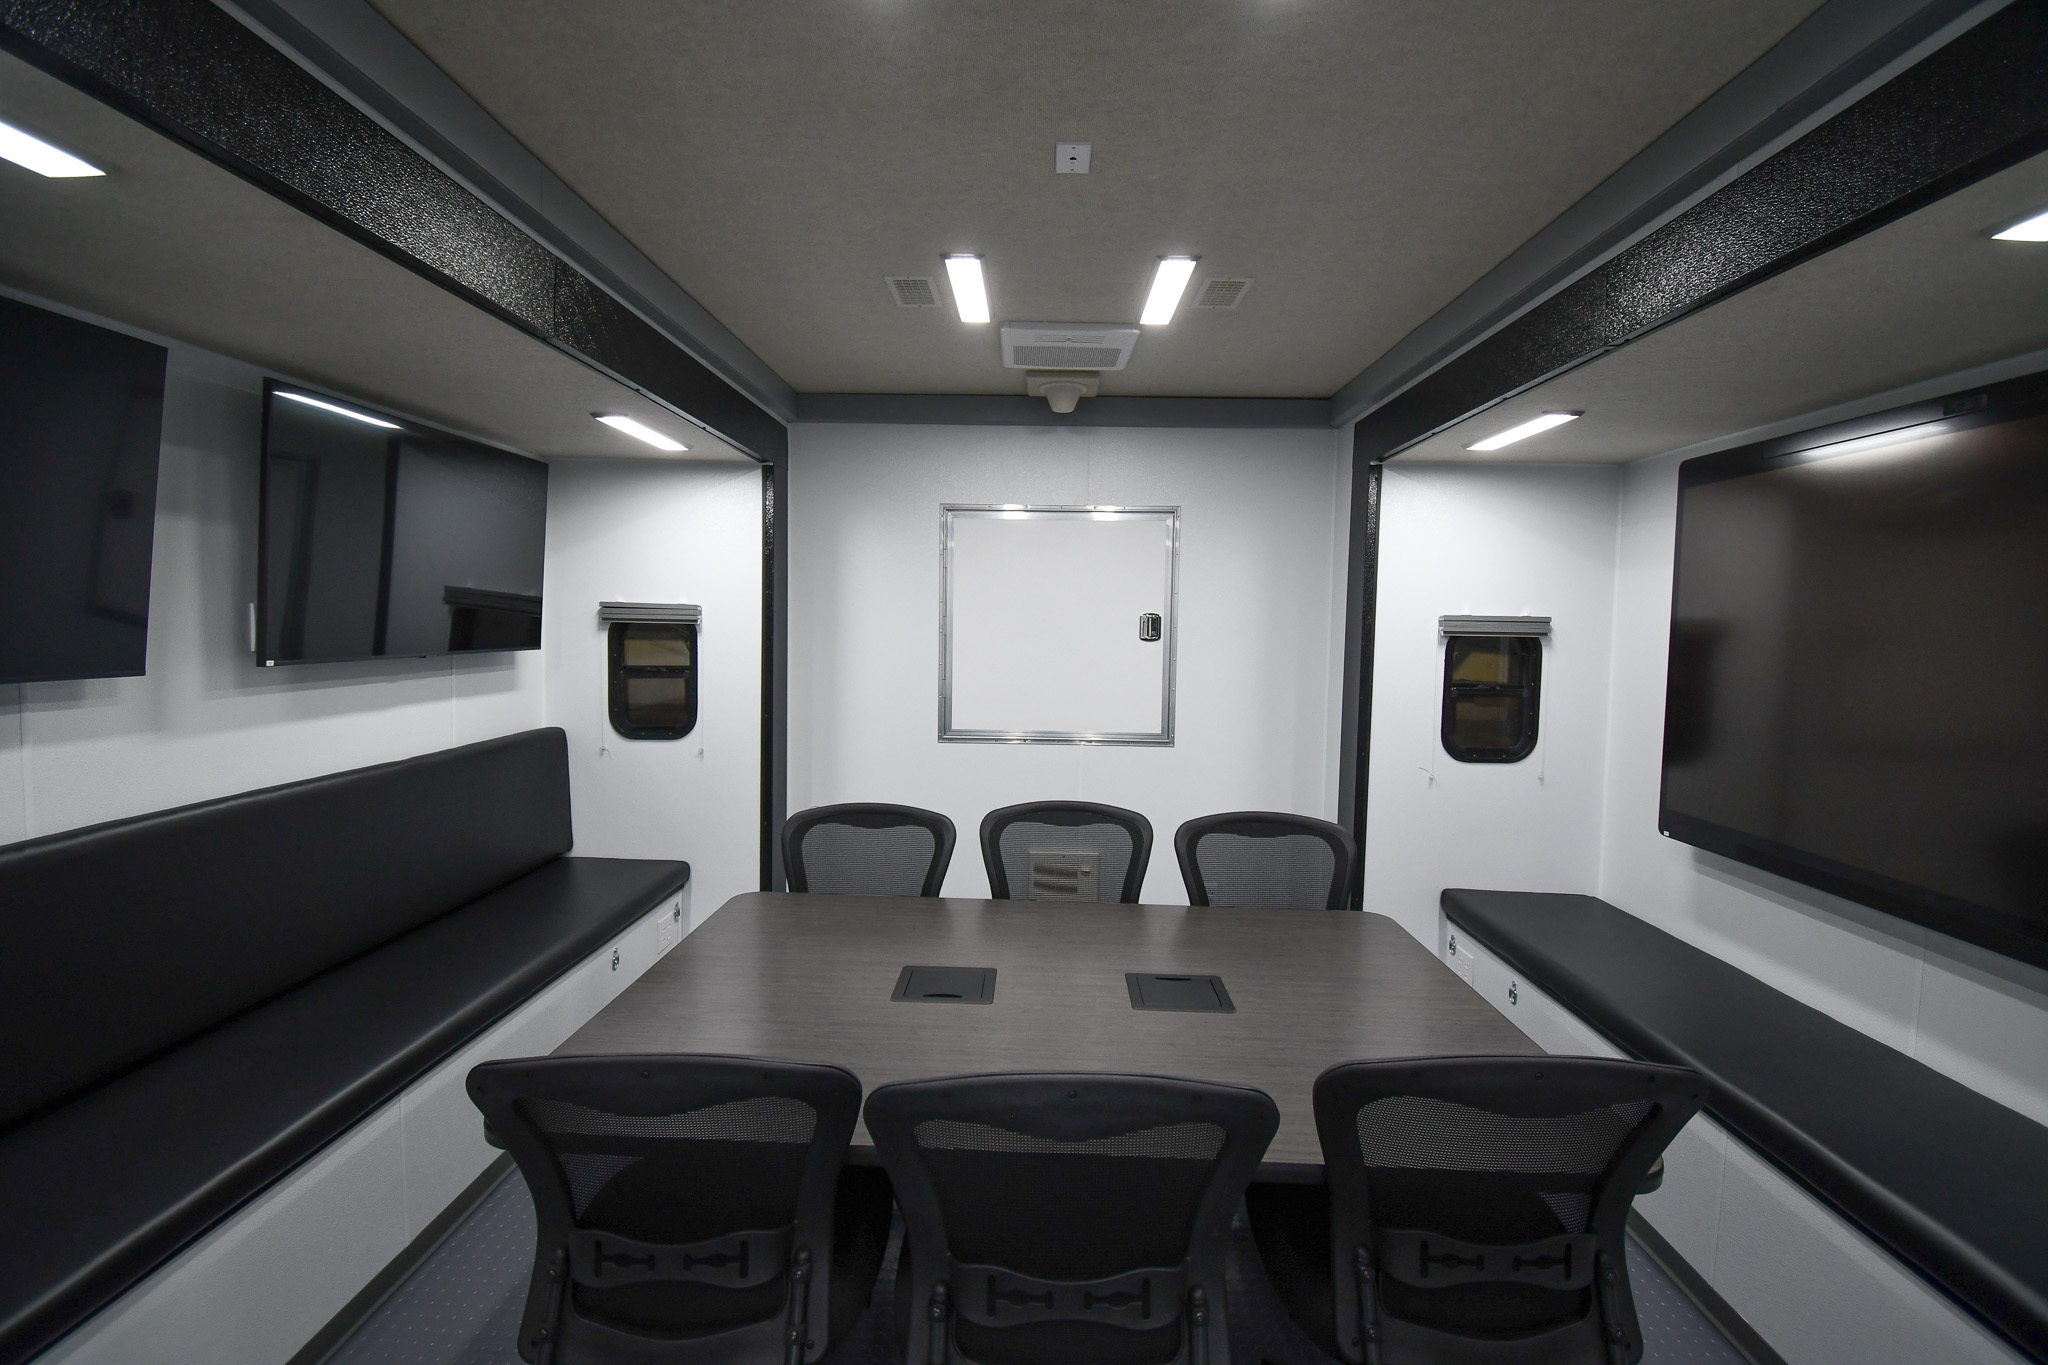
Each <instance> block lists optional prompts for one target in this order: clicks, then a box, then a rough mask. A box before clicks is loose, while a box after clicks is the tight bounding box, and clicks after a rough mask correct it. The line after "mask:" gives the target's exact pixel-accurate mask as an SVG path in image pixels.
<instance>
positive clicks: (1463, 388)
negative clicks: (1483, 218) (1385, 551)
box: [1355, 0, 2048, 459]
mask: <svg viewBox="0 0 2048 1365" xmlns="http://www.w3.org/2000/svg"><path fill="white" fill-rule="evenodd" d="M2043 150H2048V0H2015V3H2014V4H2012V5H2010V6H2009V7H2007V8H2006V9H2005V10H2003V11H2001V12H2000V13H1998V14H1996V15H1993V16H1992V17H1991V18H1989V19H1986V20H1985V21H1984V22H1983V23H1981V24H1979V25H1977V26H1976V27H1975V28H1972V29H1970V30H1969V31H1968V32H1966V33H1964V34H1963V35H1962V36H1961V37H1959V38H1957V39H1956V40H1955V41H1954V42H1952V43H1950V44H1948V45H1947V46H1946V47H1943V48H1941V49H1939V50H1937V51H1936V52H1934V53H1932V54H1931V55H1929V56H1928V57H1926V58H1924V59H1923V60H1922V61H1920V62H1919V63H1917V64H1916V65H1914V66H1912V67H1910V68H1908V69H1907V70H1906V71H1905V72H1903V73H1901V74H1900V75H1899V76H1897V77H1895V78H1894V79H1893V80H1891V81H1889V82H1888V83H1886V84H1885V85H1882V86H1880V87H1879V88H1878V89H1877V90H1875V91H1873V92H1872V93H1870V94H1869V95H1867V96H1865V97H1864V98H1863V99H1862V100H1860V101H1858V102H1857V103H1855V104H1853V105H1851V106H1850V107H1849V108H1848V109H1846V110H1844V111H1843V112H1842V113H1840V114H1838V115H1836V116H1835V117H1834V118H1832V119H1830V120H1829V121H1828V122H1826V123H1824V124H1822V125H1821V126H1820V127H1818V128H1816V129H1814V130H1813V131H1812V132H1810V133H1808V134H1807V135H1806V136H1804V137H1802V138H1800V139H1799V140H1798V141H1797V142H1794V143H1792V144H1791V145H1790V146H1788V147H1786V148H1785V149H1784V150H1782V151H1780V152H1778V153H1777V154H1776V155H1775V156H1772V157H1771V158H1769V159H1768V160H1766V161H1764V162H1762V163H1761V164H1759V165H1758V166H1756V167H1755V168H1754V169H1752V170H1750V171H1748V172H1746V173H1745V174H1743V175H1741V176H1739V177H1737V178H1736V179H1735V180H1733V181H1731V182H1730V183H1729V184H1728V185H1726V186H1725V187H1723V188H1722V189H1721V190H1719V191H1717V192H1715V193H1714V194H1712V195H1710V196H1708V197H1707V198H1706V199H1704V200H1702V201H1700V202H1699V203H1698V204H1695V205H1694V206H1693V207H1692V208H1690V209H1688V210H1686V211H1685V212H1684V213H1682V214H1680V215H1679V216H1678V217H1676V218H1674V219H1672V220H1671V221H1670V222H1669V223H1667V224H1665V225H1664V226H1663V227H1661V228H1659V229H1657V230H1656V231H1655V232H1652V233H1650V234H1649V235H1648V236H1646V237H1644V238H1643V239H1642V240H1641V241H1639V242H1637V243H1636V244H1635V245H1633V246H1631V247H1629V248H1628V249H1627V250H1625V251H1622V252H1621V253H1619V254H1618V255H1616V256H1614V257H1613V258H1612V259H1610V260H1608V261H1607V262H1605V263H1604V264H1602V265H1600V266H1598V267H1596V268H1595V269H1594V270H1592V271H1590V272H1589V273H1587V274H1586V275H1585V276H1583V277H1581V278H1580V279H1579V280H1578V281H1576V282H1575V283H1573V284H1571V285H1570V286H1568V287H1566V288H1565V289H1563V290H1561V291H1559V292H1558V293H1557V294H1555V295H1553V296H1552V297H1551V298H1549V299H1548V300H1546V301H1545V302H1543V303H1541V304H1539V305H1537V306H1536V307H1535V308H1533V309H1531V310H1530V311H1529V312H1527V313H1525V314H1523V315H1522V316H1521V317H1520V318H1518V319H1516V320H1515V321H1514V322H1512V323H1509V324H1508V325H1507V326H1505V327H1503V328H1502V329H1501V330H1500V331H1498V332H1495V333H1494V334H1493V335H1492V336H1490V337H1488V338H1487V339H1486V340H1485V341H1482V342H1480V343H1479V344H1478V345H1476V346H1474V347H1473V348H1472V349H1471V350H1469V351H1466V352H1465V353H1464V354H1463V355H1461V356H1459V357H1458V358H1457V359H1455V360H1453V361H1451V362H1450V363H1449V364H1447V365H1445V366H1443V367H1442V368H1441V369H1439V370H1437V371H1435V372H1434V373H1432V374H1430V375H1428V376H1427V377H1425V378H1424V379H1422V380H1420V381H1419V382H1417V383H1416V384H1414V385H1413V386H1411V387H1409V388H1408V389H1406V390H1404V391H1402V392H1401V393H1400V394H1398V395H1397V396H1395V397H1394V398H1392V399H1391V400H1389V401H1388V402H1387V403H1385V404H1383V405H1382V406H1380V407H1379V408H1377V409H1375V410H1374V411H1372V412H1370V413H1368V414H1366V415H1365V416H1364V417H1363V418H1361V419H1360V420H1359V422H1358V426H1357V428H1356V437H1355V439H1356V441H1357V449H1358V450H1359V451H1360V452H1361V453H1362V454H1364V455H1366V456H1367V458H1372V459H1384V458H1386V457H1388V456H1390V455H1393V454H1396V453H1398V452H1399V451H1402V450H1405V449H1406V448H1408V447H1409V446H1412V445H1414V444H1415V443H1416V442H1418V441H1422V440H1426V439H1427V438H1429V437H1430V436H1433V435H1435V434H1436V433H1437V432H1440V431H1443V430H1445V429H1446V428H1448V427H1451V426H1455V425H1456V424H1457V423H1459V422H1462V421H1464V420H1465V419H1466V418H1468V417H1471V416H1472V415H1473V414H1475V413H1478V412H1481V411H1483V410H1485V409H1486V408H1489V407H1491V406H1493V405H1494V404H1496V403H1499V402H1501V401H1503V400H1505V399H1507V398H1511V397H1513V396H1514V395H1516V394H1518V393H1522V392H1524V391H1526V390H1528V389H1530V388H1533V387H1535V386H1536V385H1538V384H1541V383H1543V382H1544V381H1546V380H1549V379H1553V378H1555V377H1556V376H1558V375H1560V374H1562V373H1564V372H1565V371H1567V370H1571V369H1574V368H1576V367H1577V366H1579V365H1583V364H1585V363H1586V362H1587V361H1590V360H1593V359H1596V358H1598V357H1599V356H1602V355H1605V354H1606V353H1608V352H1609V351H1612V350H1614V349H1615V348H1617V347H1619V346H1622V345H1625V344H1627V343H1628V342H1630V341H1634V340H1637V339H1638V338H1640V337H1642V336H1645V335H1647V334H1648V333H1650V332H1652V331H1654V330H1656V329H1657V328H1659V327H1663V326H1666V325H1668V324H1669V323H1672V322H1675V321H1677V320H1678V319H1679V318H1682V317H1685V316H1686V315H1688V314H1690V313H1693V312H1695V311H1697V310H1699V309H1701V308H1705V307H1708V306H1710V305H1711V304H1714V303H1716V302H1719V301H1720V300H1722V299H1725V298H1727V297H1728V296H1730V295H1731V294H1735V293H1738V292H1740V291H1741V290H1743V289H1747V288H1749V287H1750V286H1751V285H1755V284H1758V283H1761V282H1762V281H1764V280H1767V279H1769V278H1771V277H1772V276H1774V275H1776V274H1778V273H1780V272H1782V271H1785V270H1789V269H1791V268H1792V267H1793V266H1796V265H1798V264H1800V263H1801V262H1803V261H1807V260H1810V259H1812V258H1813V257H1815V256H1818V255H1820V254H1822V253H1823V252H1826V251H1829V250H1831V249H1832V248H1834V247H1837V246H1840V245H1841V244H1842V243H1844V242H1847V241H1850V240H1852V239H1854V238H1857V237H1860V236H1862V235H1864V234H1865V233H1868V232H1871V231H1874V230H1875V229H1877V228H1880V227H1882V226H1884V225H1885V224H1887V223H1890V222H1893V221H1895V220H1897V219H1899V218H1901V217H1903V216H1904V215H1906V214H1908V213H1911V212H1912V211H1913V210H1915V209H1917V208H1920V207H1922V206H1924V205H1926V204H1928V203H1931V202H1932V201H1934V200H1936V199H1939V198H1941V197H1943V196H1944V195H1948V194H1952V193H1954V192H1955V191H1956V190H1959V189H1961V188H1962V187H1964V186H1965V185H1968V184H1971V183H1973V182H1975V181H1977V180H1981V179H1983V178H1984V177H1985V176H1988V175H1991V174H1993V173H1995V172H1997V171H2000V170H2003V169H2005V168H2006V167H2008V166H2011V165H2014V164H2016V163H2018V162H2020V161H2023V160H2025V159H2026V158H2027V157H2030V156H2033V155H2035V154H2037V153H2039V152H2041V151H2043Z"/></svg>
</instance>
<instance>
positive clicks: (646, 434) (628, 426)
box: [590, 412, 689, 451]
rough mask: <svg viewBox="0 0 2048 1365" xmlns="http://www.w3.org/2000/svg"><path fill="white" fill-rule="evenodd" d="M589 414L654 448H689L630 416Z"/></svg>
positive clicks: (673, 449)
mask: <svg viewBox="0 0 2048 1365" xmlns="http://www.w3.org/2000/svg"><path fill="white" fill-rule="evenodd" d="M590 415H591V416H592V417H595V418H596V419H597V420H598V421H600V422H602V423H604V424H605V425H606V426H608V427H610V428H611V429H612V430H613V431H623V432H625V433H626V434H627V435H628V436H630V437H632V438H633V439H634V440H636V441H645V442H647V444H649V445H651V446H653V447H654V448H655V449H656V450H668V451H676V450H688V449H689V447H688V446H686V445H684V444H683V443H682V442H681V441H677V440H672V439H670V438H669V437H667V436H664V435H662V434H661V433H660V432H658V431H656V430H655V429H654V428H653V427H650V426H645V425H643V424H642V423H639V422H636V421H634V420H633V419H632V418H630V417H621V416H620V415H619V414H618V413H615V412H593V413H591V414H590Z"/></svg>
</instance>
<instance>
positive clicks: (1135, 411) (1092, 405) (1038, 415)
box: [796, 393, 1330, 430]
mask: <svg viewBox="0 0 2048 1365" xmlns="http://www.w3.org/2000/svg"><path fill="white" fill-rule="evenodd" d="M796 420H797V421H799V422H861V423H880V424H898V423H900V424H904V425H910V426H951V427H1322V428H1323V429H1325V430H1328V429H1329V425H1330V400H1329V399H1327V398H1141V397H1122V396H1114V397H1104V398H1083V399H1082V400H1081V405H1080V406H1079V407H1077V408H1076V409H1074V411H1072V412H1071V413H1066V414H1061V413H1057V412H1054V411H1053V410H1052V405H1051V404H1049V403H1047V402H1046V401H1045V400H1044V399H1043V398H1027V397H1025V396H1023V395H1022V394H1005V393H979V394H977V393H962V394H946V393H800V394H798V395H797V396H796Z"/></svg>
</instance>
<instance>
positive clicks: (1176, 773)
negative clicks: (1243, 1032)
mask: <svg viewBox="0 0 2048 1365" xmlns="http://www.w3.org/2000/svg"><path fill="white" fill-rule="evenodd" d="M1348 453H1349V437H1348V434H1340V433H1336V432H1329V431H1313V430H1310V431H1301V430H1293V431H1190V430H1144V429H1109V428H1095V429H1090V428H1056V427H1036V428H1033V427H919V426H907V427H891V426H837V425H799V426H797V427H794V428H792V429H791V436H790V459H791V475H790V484H791V487H790V507H791V517H790V538H791V539H790V559H791V568H790V573H791V601H790V612H791V616H790V641H791V645H790V655H791V657H790V766H789V806H790V809H791V810H799V809H802V808H804V807H806V806H814V805H824V804H827V803H829V802H836V801H897V802H903V803H906V804H909V805H916V806H925V807H928V808H932V809H936V810H940V811H944V812H945V813H946V814H947V815H948V816H950V817H951V818H952V820H953V822H954V824H955V825H956V826H957V827H958V829H959V833H960V844H959V847H958V848H957V850H956V851H955V853H954V856H953V864H952V869H951V872H950V874H949V875H948V877H947V880H946V892H947V894H949V895H959V896H978V895H984V894H986V891H987V885H988V883H987V878H986V876H985V874H984V872H983V870H982V866H981V858H980V852H979V848H978V846H977V844H976V830H977V829H978V827H979V825H980V821H981V817H982V816H983V815H984V814H986V813H987V812H988V811H990V810H992V809H994V808H995V807H998V806H1004V805H1009V804H1012V803H1015V802H1019V801H1028V800H1046V799H1057V798H1066V799H1075V798H1079V799H1085V800H1096V801H1106V802H1110V803H1112V804H1115V805H1121V806H1128V807H1131V808H1133V809H1136V810H1139V811H1142V812H1143V813H1144V814H1145V816H1146V817H1147V818H1148V819H1150V820H1151V822H1152V825H1153V830H1154V834H1155V838H1156V840H1157V842H1156V843H1155V846H1154V850H1153V855H1152V863H1151V868H1150V871H1149V873H1148V875H1147V877H1146V882H1145V891H1144V895H1145V899H1147V900H1149V901H1153V902H1158V903H1166V904H1171V903H1174V902H1185V901H1186V899H1187V896H1186V892H1185V891H1184V889H1183V888H1182V886H1181V881H1180V874H1179V871H1178V869H1177V868H1176V866H1175V864H1174V860H1173V850H1172V838H1173V831H1174V830H1175V828H1177V827H1178V826H1179V825H1180V823H1181V822H1182V821H1184V820H1187V819H1190V818H1192V817H1193V816H1196V815H1202V814H1208V813H1211V812H1215V811H1223V810H1238V809H1265V810H1284V811H1298V812H1301V813H1304V814H1308V815H1315V816H1321V817H1325V818H1328V817H1331V816H1334V815H1335V814H1336V812H1335V810H1334V808H1333V805H1332V803H1333V801H1334V791H1335V774H1336V761H1337V754H1336V748H1337V735H1338V731H1337V704H1338V688H1337V686H1336V683H1337V676H1336V675H1337V672H1338V670H1339V667H1340V663H1341V649H1342V643H1343V636H1342V629H1341V624H1340V617H1339V615H1338V611H1337V606H1338V605H1339V604H1336V603H1335V602H1334V601H1333V599H1335V598H1336V597H1337V596H1338V595H1339V591H1340V585H1341V583H1342V575H1341V571H1340V570H1339V569H1338V567H1337V566H1340V565H1341V564H1342V562H1343V549H1344V534H1345V526H1344V504H1343V502H1342V501H1341V500H1340V498H1339V497H1338V493H1339V490H1340V488H1341V480H1340V466H1341V464H1342V463H1343V462H1344V461H1345V460H1346V459H1348ZM949 502H950V503H1025V504H1039V505H1045V506H1097V505H1114V506H1178V507H1180V508H1181V509H1182V513H1181V578H1180V612H1181V615H1180V623H1179V624H1180V638H1179V661H1178V679H1179V688H1178V704H1177V716H1176V722H1175V729H1176V737H1175V743H1174V745H1173V746H1172V747H1171V748H1136V747H1124V746H1075V745H1024V744H1011V745H1002V744H978V743H949V744H941V743H939V741H938V672H939V593H940V553H939V551H940V541H939V508H940V505H941V504H943V503H949ZM1133 625H1134V626H1135V622H1133Z"/></svg>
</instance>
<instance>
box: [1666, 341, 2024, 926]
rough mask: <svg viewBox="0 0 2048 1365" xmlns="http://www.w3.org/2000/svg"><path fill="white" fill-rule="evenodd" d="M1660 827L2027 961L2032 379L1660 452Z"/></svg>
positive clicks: (1710, 848)
mask: <svg viewBox="0 0 2048 1365" xmlns="http://www.w3.org/2000/svg"><path fill="white" fill-rule="evenodd" d="M1659 828H1661V829H1662V830H1663V831H1664V833H1666V834H1668V835H1670V836H1672V837H1674V838H1677V839H1681V840H1683V841H1685V842H1687V843H1690V844H1694V845H1697V846H1698V847H1700V848H1704V849H1708V850H1711V851H1713V852H1715V853H1719V854H1723V855H1725V856H1727V857H1730V858H1734V859H1738V860H1740V861H1742V862H1746V863H1750V864H1753V865H1755V866H1758V867H1762V868H1766V869H1768V870H1770V871H1773V872H1777V873H1780V874H1782V875H1784V876H1787V877H1790V878H1792V879H1794V880H1797V881H1800V882H1804V883H1807V884H1809V885H1812V886H1817V887H1820V888H1823V889H1825V890H1827V891H1831V892H1835V893H1837V894H1840V895H1842V896H1845V897H1847V898H1849V899H1851V900H1855V901H1859V902H1861V903H1863V904H1865V905H1869V906H1873V907H1876V908H1878V909H1880V910H1884V911H1887V912H1889V913H1892V914H1895V915H1899V916H1902V917H1904V918H1906V919H1909V920H1912V921H1914V922H1915V923H1918V924H1922V925H1926V926H1928V927H1930V928H1933V929H1936V930H1939V931H1941V932H1942V933H1945V934H1951V935H1954V936H1955V937H1958V938H1962V939H1966V940H1969V941H1972V942H1975V943H1978V944H1980V945H1983V946H1985V947H1989V948H1991V949H1993V950H1994V951H1997V952H2000V953H2003V954H2006V955H2009V956H2013V957H2018V958H2022V959H2025V960H2028V961H2031V962H2035V963H2039V964H2043V965H2048V374H2044V375H2035V376H2030V377H2028V378H2026V379H2020V380H2014V381H2011V382H2009V383H2005V384H2000V385H1997V386H1994V387H1992V388H1989V389H1984V390H1977V391H1974V392H1971V393H1964V394H1958V395H1954V396H1952V397H1950V398H1947V399H1945V400H1941V401H1937V402H1933V403H1928V404H1922V405H1918V406H1915V407H1909V408H1900V409H1896V410H1894V411H1892V412H1888V413H1883V414H1881V415H1879V416H1876V417H1871V418H1865V419H1862V420H1860V421H1856V422H1851V423H1844V424H1842V425H1839V426H1834V427H1828V428H1824V429H1821V430H1816V431H1810V432H1807V433H1804V434H1803V435H1799V436H1794V437H1788V438H1785V439H1783V440H1777V441H1770V442H1765V443H1763V444H1760V445H1754V446H1749V447H1745V448H1743V449H1739V450H1731V451H1727V452H1725V453H1723V454H1718V455H1709V456H1704V457H1702V458H1699V459H1695V460H1688V461H1687V462H1686V463H1685V464H1684V465H1682V466H1681V467H1680V474H1679V495H1678V560H1677V581H1676V584H1675V588H1674V593H1673V605H1672V620H1671V655H1670V673H1669V691H1668V693H1667V699H1666V706H1665V719H1664V783H1663V799H1662V808H1661V811H1660V813H1659Z"/></svg>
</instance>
